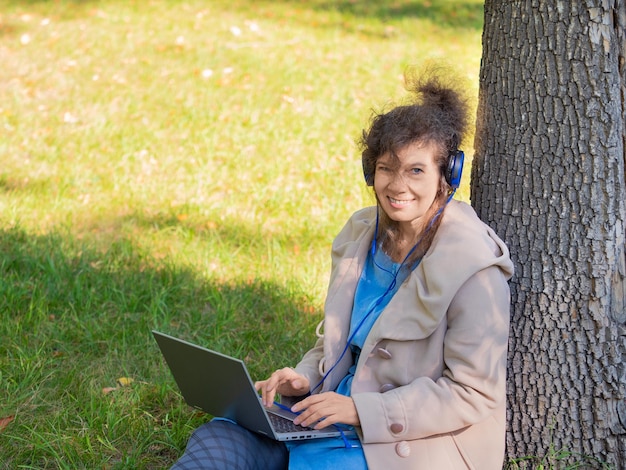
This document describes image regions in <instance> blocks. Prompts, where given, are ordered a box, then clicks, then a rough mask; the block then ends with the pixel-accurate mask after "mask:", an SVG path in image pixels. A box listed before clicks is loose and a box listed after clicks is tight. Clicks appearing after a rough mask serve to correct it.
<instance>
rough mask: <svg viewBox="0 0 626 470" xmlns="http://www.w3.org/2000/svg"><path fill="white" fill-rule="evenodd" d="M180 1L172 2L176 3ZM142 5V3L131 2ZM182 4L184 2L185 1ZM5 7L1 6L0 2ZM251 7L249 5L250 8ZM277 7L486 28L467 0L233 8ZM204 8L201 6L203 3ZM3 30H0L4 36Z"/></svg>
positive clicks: (88, 2) (70, 11) (71, 0)
mask: <svg viewBox="0 0 626 470" xmlns="http://www.w3.org/2000/svg"><path fill="white" fill-rule="evenodd" d="M106 2H107V0H5V2H4V3H5V4H8V5H16V6H19V7H22V8H23V7H27V6H37V5H44V6H46V8H49V9H50V10H51V11H54V12H56V13H58V14H61V16H62V18H65V19H67V18H76V17H80V16H88V15H90V14H93V9H94V8H95V7H97V6H98V5H102V4H103V3H106ZM177 2H178V0H171V1H170V2H169V3H171V4H176V3H177ZM128 3H129V4H131V5H132V4H134V5H136V6H141V3H140V2H137V1H135V2H128ZM178 3H183V2H182V1H180V2H178ZM0 4H1V3H0ZM246 4H249V6H246ZM255 4H257V5H259V4H260V5H265V6H267V5H270V6H271V5H273V4H276V5H277V6H279V7H281V8H282V7H283V6H284V5H285V4H288V5H292V6H293V7H294V8H300V9H301V8H306V9H311V10H319V11H329V10H330V11H337V12H339V13H342V14H345V15H350V16H353V17H357V18H365V19H367V18H371V19H379V20H383V21H385V20H398V19H402V18H423V19H426V20H429V21H431V22H432V23H433V24H436V25H440V26H446V27H457V28H475V29H482V22H483V4H482V3H477V2H476V1H463V0H448V1H442V0H437V1H433V0H419V1H416V0H367V1H362V0H359V1H355V0H336V1H329V0H281V1H275V0H262V1H258V0H239V1H235V2H233V3H232V5H231V6H230V7H225V8H231V9H241V8H246V9H252V10H253V7H254V5H255ZM199 5H201V4H199ZM1 32H2V28H0V33H1Z"/></svg>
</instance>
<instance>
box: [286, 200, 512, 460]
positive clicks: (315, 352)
mask: <svg viewBox="0 0 626 470" xmlns="http://www.w3.org/2000/svg"><path fill="white" fill-rule="evenodd" d="M442 217H443V218H442V221H441V225H440V228H439V230H438V231H437V234H436V237H435V239H434V240H433V243H432V245H431V247H430V249H429V250H428V252H427V253H426V255H425V256H424V258H423V259H422V261H421V263H420V264H419V266H418V267H417V268H416V269H415V270H414V271H413V272H412V274H411V275H410V276H409V278H408V279H407V280H406V281H405V282H404V283H403V284H402V286H401V287H400V288H399V290H398V292H397V293H396V294H395V295H394V297H393V298H392V299H391V301H390V302H389V304H388V305H387V307H386V308H385V309H384V311H383V312H382V313H381V315H380V317H379V318H378V319H377V321H376V323H375V324H374V326H373V327H372V329H371V331H370V333H369V335H368V337H367V339H366V341H365V344H364V347H363V350H362V352H361V355H360V358H359V361H358V364H357V369H356V373H355V376H354V380H353V382H352V392H351V393H352V398H353V400H354V403H355V404H356V408H357V412H358V414H359V419H360V421H361V426H360V429H359V437H360V438H361V441H362V443H363V449H364V452H365V456H366V459H367V463H368V467H369V469H370V470H391V469H393V470H399V469H400V470H401V469H417V470H422V469H423V470H445V469H455V470H456V469H465V468H471V469H479V470H490V469H493V470H496V469H501V468H502V463H503V455H504V437H505V387H506V353H507V340H508V332H509V305H510V299H509V288H508V284H507V280H508V279H509V278H510V277H511V275H512V274H513V265H512V263H511V261H510V259H509V252H508V249H507V247H506V246H505V244H504V243H503V242H502V240H500V239H499V238H498V237H497V236H496V234H495V233H494V232H493V230H491V229H490V228H489V227H487V226H486V225H485V224H484V223H482V222H481V221H480V220H479V219H478V217H477V216H476V214H475V212H474V210H473V209H472V208H471V207H470V206H469V205H467V204H465V203H461V202H457V201H452V202H451V203H450V204H449V205H448V207H447V208H446V210H445V212H444V214H443V216H442ZM374 225H375V209H374V208H367V209H363V210H361V211H359V212H357V213H355V214H354V215H353V216H352V217H351V218H350V220H349V221H348V222H347V224H346V225H345V227H344V228H343V230H342V231H341V232H340V233H339V235H338V236H337V238H336V239H335V241H334V243H333V252H332V271H331V277H330V285H329V289H328V296H327V299H326V304H325V317H324V335H323V337H321V338H320V339H319V340H318V342H317V344H316V347H315V348H313V349H312V350H310V351H309V352H308V353H307V354H306V355H305V356H304V358H303V359H302V361H301V362H300V363H299V364H298V365H297V367H296V370H297V371H298V372H300V373H301V374H303V375H305V376H307V377H308V378H309V380H310V382H311V385H312V386H313V385H314V384H316V383H318V382H319V381H320V380H321V378H322V375H323V374H324V373H325V372H326V371H327V370H328V368H330V367H332V365H333V364H335V362H336V361H337V358H338V357H339V355H340V353H341V351H342V350H343V348H344V346H345V344H346V341H347V337H348V332H349V328H350V315H351V311H352V303H353V299H354V293H355V290H356V286H357V283H358V280H359V277H360V275H361V271H362V270H363V266H364V263H365V259H366V256H367V251H368V249H369V247H370V244H371V240H372V237H373V231H374ZM349 356H350V354H346V356H345V357H344V359H343V360H342V361H341V362H340V363H339V364H338V365H337V367H335V369H334V370H333V371H332V372H331V374H330V375H329V376H328V378H327V379H326V381H325V382H324V387H323V390H324V391H328V390H334V389H335V388H336V387H337V385H338V384H339V382H340V381H341V379H342V378H343V377H344V376H345V375H346V373H347V371H348V368H349V367H350V365H351V363H350V362H351V357H349Z"/></svg>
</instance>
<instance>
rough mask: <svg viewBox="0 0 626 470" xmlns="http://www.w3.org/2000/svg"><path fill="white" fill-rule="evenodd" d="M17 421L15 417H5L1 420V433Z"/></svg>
mask: <svg viewBox="0 0 626 470" xmlns="http://www.w3.org/2000/svg"><path fill="white" fill-rule="evenodd" d="M14 419H15V416H14V415H10V416H5V417H4V418H0V432H2V431H3V430H4V428H6V427H7V426H8V425H9V424H11V422H12V421H13V420H14Z"/></svg>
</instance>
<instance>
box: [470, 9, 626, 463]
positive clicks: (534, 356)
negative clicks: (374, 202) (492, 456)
mask: <svg viewBox="0 0 626 470" xmlns="http://www.w3.org/2000/svg"><path fill="white" fill-rule="evenodd" d="M625 2H626V0H595V1H592V0H571V1H570V0H568V1H565V0H517V1H510V0H486V2H485V25H484V31H483V57H482V65H481V71H480V94H479V105H478V116H477V129H476V140H475V155H474V160H473V163H472V189H471V200H472V204H473V205H474V207H475V208H476V210H477V212H478V213H479V215H480V216H481V218H482V219H483V220H485V221H486V222H487V223H488V224H490V225H491V226H492V227H494V229H495V230H496V231H497V232H498V233H499V234H500V235H501V236H502V237H503V238H504V239H505V240H506V242H507V244H508V246H509V248H510V249H511V254H512V258H513V261H514V263H515V266H516V274H515V276H514V278H513V280H512V282H511V291H512V310H511V313H512V317H511V337H510V343H509V348H510V349H509V383H508V394H507V397H508V410H509V413H508V418H509V419H508V426H507V455H508V458H514V457H515V458H517V457H522V456H526V455H533V456H538V457H543V456H547V457H546V459H547V458H548V457H549V456H551V457H550V458H552V459H553V460H556V459H558V456H556V455H555V453H554V452H552V453H550V448H551V447H550V446H551V445H553V446H554V447H553V449H557V450H558V449H563V450H566V451H568V452H570V453H578V454H580V455H579V456H578V457H575V456H573V455H570V457H569V459H570V461H572V462H573V461H577V462H580V461H582V460H584V457H581V455H584V456H587V457H593V458H595V459H599V460H601V461H603V462H606V463H608V464H610V465H612V466H614V467H615V468H617V469H623V468H626V312H625V311H624V308H625V298H626V283H625V278H626V259H625V257H626V254H625V246H624V244H625V220H626V201H625V199H626V183H625V174H624V172H625V153H624V149H625V139H626V127H625V121H624V117H625V114H626V113H625V111H626V110H625V105H624V103H625V94H626V93H625V91H624V90H625V85H626V76H625V70H626V66H625V62H624V61H625V55H626V42H625V31H626V30H625V27H626V5H625ZM592 461H593V459H588V460H587V461H586V462H587V464H586V465H590V462H592ZM544 462H545V461H544ZM553 463H554V462H553ZM560 463H561V464H562V463H565V462H560ZM555 465H556V466H557V468H560V467H559V462H556V463H555ZM593 465H598V466H599V464H597V463H595V464H593ZM590 466H591V467H593V466H592V465H590ZM583 468H590V467H588V466H586V467H583Z"/></svg>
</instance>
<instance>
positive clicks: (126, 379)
mask: <svg viewBox="0 0 626 470" xmlns="http://www.w3.org/2000/svg"><path fill="white" fill-rule="evenodd" d="M134 381H135V379H132V378H130V377H120V378H119V379H117V384H118V385H119V386H120V387H128V386H129V385H130V384H132V383H133V382H134Z"/></svg>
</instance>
